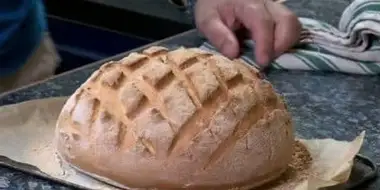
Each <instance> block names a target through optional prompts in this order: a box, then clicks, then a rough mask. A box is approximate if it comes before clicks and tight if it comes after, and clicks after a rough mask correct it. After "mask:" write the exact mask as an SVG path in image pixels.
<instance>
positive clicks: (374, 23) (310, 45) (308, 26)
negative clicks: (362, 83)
mask: <svg viewBox="0 0 380 190" xmlns="http://www.w3.org/2000/svg"><path fill="white" fill-rule="evenodd" d="M299 19H300V22H301V23H302V25H303V30H302V32H301V38H300V41H299V43H298V44H297V45H296V46H295V47H294V48H293V49H291V50H290V51H288V52H286V53H285V54H283V55H281V56H280V57H278V58H277V59H276V60H274V61H272V63H271V64H270V65H269V66H270V67H271V68H275V69H288V70H320V71H336V72H343V73H351V74H363V75H377V74H380V1H379V0H355V1H354V2H352V3H351V4H350V5H349V6H348V7H347V8H346V9H345V10H344V12H343V14H342V16H341V19H340V22H339V26H338V28H335V27H333V26H331V25H329V24H327V23H325V22H323V21H319V20H314V19H310V18H299ZM200 48H201V49H204V50H208V51H212V52H216V53H217V51H216V49H215V48H214V47H213V46H212V45H210V44H209V43H208V42H205V43H203V44H202V46H201V47H200ZM241 48H242V55H241V59H243V60H244V61H246V62H247V63H249V64H251V65H252V66H255V67H257V68H258V69H260V67H261V66H259V65H258V64H256V63H255V57H254V54H253V48H254V43H253V41H252V40H246V41H244V43H243V44H242V47H241Z"/></svg>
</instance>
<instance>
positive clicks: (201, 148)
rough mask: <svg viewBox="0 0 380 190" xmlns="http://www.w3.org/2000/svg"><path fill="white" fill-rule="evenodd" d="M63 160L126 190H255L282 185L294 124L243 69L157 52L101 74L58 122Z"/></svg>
mask: <svg viewBox="0 0 380 190" xmlns="http://www.w3.org/2000/svg"><path fill="white" fill-rule="evenodd" d="M56 140H57V141H56V142H57V152H58V154H59V156H60V158H61V159H62V160H64V161H65V162H67V163H69V164H70V165H71V166H73V167H74V168H77V169H78V170H80V171H83V172H85V173H87V174H89V175H91V176H93V177H96V178H98V179H100V180H102V181H105V182H107V183H111V184H113V185H117V186H119V187H130V188H143V189H149V188H155V189H218V190H221V189H231V188H238V189H246V188H252V187H256V186H258V185H261V184H263V183H265V182H268V181H270V180H273V179H275V178H277V177H279V176H280V175H281V174H282V173H283V172H284V171H285V170H286V168H287V166H288V164H289V162H290V160H291V156H292V152H293V142H294V135H293V128H292V122H291V116H290V114H289V113H288V112H287V110H286V106H285V103H284V101H283V100H282V99H281V97H280V96H279V95H278V94H276V92H275V91H274V90H273V88H272V85H271V84H270V83H269V82H267V81H265V80H262V79H261V78H260V75H259V73H258V72H257V71H256V70H254V69H253V68H251V67H249V66H247V65H246V64H245V62H243V61H242V60H233V61H231V60H229V59H227V58H225V57H223V56H221V55H216V54H212V53H209V52H206V51H203V50H201V49H197V48H178V49H176V50H172V51H169V50H168V49H166V48H163V47H158V46H152V47H150V48H148V49H145V50H144V51H142V52H141V53H136V52H134V53H131V54H129V55H128V56H127V57H125V58H123V59H121V60H119V61H114V62H113V61H111V62H109V63H106V64H104V65H103V66H101V68H100V69H98V70H97V71H95V72H94V73H93V74H92V75H91V77H90V78H89V79H88V80H87V81H86V82H85V83H83V84H82V85H81V86H80V88H78V89H77V90H76V91H75V93H74V94H73V95H72V96H71V97H70V98H69V99H68V101H67V102H66V104H65V105H64V107H63V109H62V112H61V114H60V116H59V118H58V122H57V128H56Z"/></svg>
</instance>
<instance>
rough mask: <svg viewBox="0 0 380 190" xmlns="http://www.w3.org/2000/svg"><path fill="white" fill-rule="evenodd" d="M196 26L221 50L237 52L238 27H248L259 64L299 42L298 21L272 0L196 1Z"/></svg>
mask: <svg viewBox="0 0 380 190" xmlns="http://www.w3.org/2000/svg"><path fill="white" fill-rule="evenodd" d="M195 21H196V26H197V28H198V29H199V31H200V32H202V33H203V34H204V35H205V37H206V38H208V40H209V41H210V43H211V44H212V45H214V46H215V47H216V48H217V49H218V50H219V51H220V52H221V53H223V54H224V55H225V56H227V57H229V58H235V57H237V56H238V55H239V53H240V52H239V42H238V39H237V37H236V35H235V31H236V30H238V29H242V28H244V29H247V31H248V34H249V36H250V38H251V39H252V40H253V41H254V42H255V45H256V46H255V52H254V53H255V56H256V61H257V62H258V63H259V64H268V63H269V62H270V61H271V60H272V59H274V58H276V57H278V56H280V55H281V54H282V53H284V52H285V51H287V50H288V49H290V48H291V47H292V46H293V45H295V43H296V42H297V41H298V39H299V36H300V32H301V28H302V27H301V24H300V23H299V21H298V19H297V16H295V15H294V14H293V13H292V12H291V11H290V10H289V9H287V8H286V7H285V6H284V5H282V4H280V3H276V2H273V1H271V0H198V1H197V4H196V5H195Z"/></svg>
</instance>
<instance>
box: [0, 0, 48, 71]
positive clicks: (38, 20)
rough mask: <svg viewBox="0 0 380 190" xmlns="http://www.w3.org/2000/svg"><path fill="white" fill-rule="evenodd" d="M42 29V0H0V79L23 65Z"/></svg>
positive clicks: (44, 22)
mask: <svg viewBox="0 0 380 190" xmlns="http://www.w3.org/2000/svg"><path fill="white" fill-rule="evenodd" d="M45 30H46V21H45V14H44V7H43V2H42V0H0V77H2V76H6V75H9V74H12V73H14V72H16V71H17V70H18V69H19V68H20V67H22V66H23V64H24V63H25V62H26V61H27V59H28V57H29V56H30V55H31V53H33V51H34V50H35V48H36V47H38V45H39V43H40V41H41V39H42V36H43V33H44V31H45Z"/></svg>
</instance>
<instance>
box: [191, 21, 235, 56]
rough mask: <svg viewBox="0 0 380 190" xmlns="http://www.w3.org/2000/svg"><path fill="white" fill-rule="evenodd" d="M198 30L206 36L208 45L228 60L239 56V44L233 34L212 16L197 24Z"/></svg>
mask: <svg viewBox="0 0 380 190" xmlns="http://www.w3.org/2000/svg"><path fill="white" fill-rule="evenodd" d="M197 26H198V28H199V30H200V31H201V32H202V33H203V34H204V35H205V36H206V38H207V39H208V40H209V41H210V43H211V44H212V45H213V46H215V47H216V48H217V49H218V50H219V51H220V52H221V53H222V54H224V55H225V56H227V57H229V58H235V57H237V56H238V54H239V44H238V41H237V39H236V37H235V35H234V33H233V32H232V31H231V29H229V28H228V27H227V26H226V25H225V24H224V23H223V22H222V21H221V19H220V17H217V16H213V17H209V18H208V19H206V20H203V21H201V22H199V23H197Z"/></svg>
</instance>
